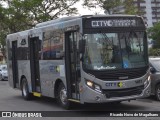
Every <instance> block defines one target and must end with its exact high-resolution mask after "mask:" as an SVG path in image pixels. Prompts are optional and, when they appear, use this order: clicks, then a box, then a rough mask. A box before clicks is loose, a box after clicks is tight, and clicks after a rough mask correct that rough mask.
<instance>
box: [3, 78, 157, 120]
mask: <svg viewBox="0 0 160 120" xmlns="http://www.w3.org/2000/svg"><path fill="white" fill-rule="evenodd" d="M0 111H52V112H53V111H61V112H59V114H60V115H59V116H62V118H61V119H63V120H72V119H73V117H71V118H70V119H68V117H65V116H63V115H64V113H65V111H66V110H64V109H63V108H61V107H60V106H59V105H58V104H57V102H56V101H55V100H54V99H51V98H47V97H42V98H37V99H35V100H32V101H25V100H24V99H23V98H22V97H21V91H20V90H16V89H12V88H11V87H10V86H9V85H8V81H0ZM90 111H102V112H90ZM107 111H135V112H136V111H160V102H159V101H156V99H155V98H154V97H150V98H147V99H139V100H134V101H130V102H128V101H124V102H122V103H121V104H111V103H107V104H90V105H79V104H75V107H74V108H73V110H72V112H71V113H72V114H74V115H75V116H76V115H78V116H79V117H78V119H85V120H88V119H89V118H88V117H87V118H86V117H85V115H86V114H90V115H91V116H92V117H93V119H92V120H94V118H95V117H98V119H100V120H101V119H105V120H108V119H109V117H107V119H106V117H105V112H107ZM61 113H62V114H61ZM84 113H85V114H84ZM74 115H73V116H74ZM81 115H82V117H80V116H81ZM83 115H84V116H83ZM102 116H103V117H102ZM39 119H40V118H39ZM48 119H49V118H48ZM50 119H51V118H50ZM58 119H59V117H58ZM111 119H112V120H135V118H133V117H132V118H129V117H125V118H123V117H115V118H113V117H112V118H111ZM136 119H137V118H136ZM140 119H141V120H159V119H160V118H155V117H154V118H152V119H151V118H144V117H141V118H140ZM26 120H27V118H26Z"/></svg>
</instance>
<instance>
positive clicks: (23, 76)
mask: <svg viewBox="0 0 160 120" xmlns="http://www.w3.org/2000/svg"><path fill="white" fill-rule="evenodd" d="M23 78H26V76H25V75H22V76H21V79H20V83H19V85H20V89H22V80H23Z"/></svg>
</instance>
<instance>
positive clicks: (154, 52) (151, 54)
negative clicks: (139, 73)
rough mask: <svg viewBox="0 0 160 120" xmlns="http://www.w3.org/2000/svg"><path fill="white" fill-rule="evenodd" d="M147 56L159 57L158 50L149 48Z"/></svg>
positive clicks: (159, 51) (159, 52)
mask: <svg viewBox="0 0 160 120" xmlns="http://www.w3.org/2000/svg"><path fill="white" fill-rule="evenodd" d="M149 56H160V49H155V48H149Z"/></svg>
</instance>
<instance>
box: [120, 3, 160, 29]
mask: <svg viewBox="0 0 160 120" xmlns="http://www.w3.org/2000/svg"><path fill="white" fill-rule="evenodd" d="M123 1H124V0H123ZM133 5H134V6H135V7H136V8H137V9H138V11H139V12H138V14H139V15H141V16H143V18H144V20H145V21H146V23H147V27H152V26H153V25H154V24H155V23H157V22H158V21H160V0H134V3H133ZM117 8H118V11H119V13H124V11H125V8H124V7H123V6H119V7H117Z"/></svg>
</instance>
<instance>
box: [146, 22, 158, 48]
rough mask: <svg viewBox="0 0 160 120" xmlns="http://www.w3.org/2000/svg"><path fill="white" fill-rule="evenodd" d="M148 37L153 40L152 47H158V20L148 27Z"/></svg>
mask: <svg viewBox="0 0 160 120" xmlns="http://www.w3.org/2000/svg"><path fill="white" fill-rule="evenodd" d="M147 31H148V37H149V38H150V39H152V40H154V41H155V44H154V45H153V48H160V22H158V23H156V24H155V25H154V26H153V27H150V28H148V30H147Z"/></svg>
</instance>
